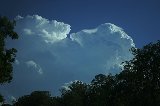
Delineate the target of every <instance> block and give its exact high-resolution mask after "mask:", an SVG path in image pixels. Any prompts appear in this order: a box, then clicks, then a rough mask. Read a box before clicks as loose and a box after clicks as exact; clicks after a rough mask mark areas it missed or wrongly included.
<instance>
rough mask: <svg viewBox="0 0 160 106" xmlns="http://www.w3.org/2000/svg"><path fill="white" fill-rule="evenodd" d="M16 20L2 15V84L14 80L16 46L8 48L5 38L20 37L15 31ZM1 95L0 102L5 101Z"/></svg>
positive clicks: (0, 50)
mask: <svg viewBox="0 0 160 106" xmlns="http://www.w3.org/2000/svg"><path fill="white" fill-rule="evenodd" d="M15 24H16V23H15V21H10V20H9V19H8V18H7V17H0V84H3V83H5V82H10V81H11V80H12V70H13V67H12V63H13V62H14V60H15V56H16V55H15V53H16V52H17V50H16V49H15V48H11V49H7V48H6V45H5V40H6V39H7V37H11V38H12V39H18V34H17V33H16V32H15V31H14V26H15ZM3 101H4V99H3V96H1V95H0V102H3Z"/></svg>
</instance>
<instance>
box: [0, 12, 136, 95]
mask: <svg viewBox="0 0 160 106" xmlns="http://www.w3.org/2000/svg"><path fill="white" fill-rule="evenodd" d="M16 20H17V26H16V29H15V30H16V31H17V32H18V34H19V35H20V37H19V39H18V40H17V41H12V40H11V41H8V42H7V45H8V46H10V47H13V46H14V47H15V48H16V49H17V50H18V53H17V57H16V59H17V60H18V61H20V63H21V64H19V65H14V73H13V75H14V77H13V81H12V82H11V83H10V84H9V85H8V86H5V87H1V88H0V91H4V90H7V92H9V93H10V94H12V95H13V96H14V97H18V96H22V95H24V94H26V93H28V92H31V91H34V90H49V91H51V92H53V94H57V92H58V89H59V88H60V87H61V86H62V85H63V84H64V83H67V82H70V81H74V80H81V81H83V82H90V81H91V80H92V79H93V78H94V76H95V75H97V74H100V73H102V74H108V73H113V74H115V73H118V72H120V71H121V70H120V68H121V67H122V66H121V65H120V64H121V62H123V61H125V60H129V59H131V58H132V54H131V53H130V52H129V49H130V48H131V47H134V46H135V45H134V43H133V40H132V38H131V37H130V36H128V35H127V34H126V33H125V32H124V31H123V29H122V28H120V27H118V26H116V25H114V24H111V23H105V24H101V25H99V26H97V27H95V28H91V29H84V30H81V31H79V32H76V33H72V34H69V32H70V30H71V29H70V25H68V24H65V23H63V22H57V21H56V20H48V19H45V18H43V17H41V16H38V15H33V16H26V17H21V16H18V17H17V18H16ZM67 36H68V37H67ZM33 60H34V61H33ZM42 69H43V71H42ZM30 70H38V71H37V72H38V73H41V72H42V73H43V74H41V75H39V74H38V73H35V72H33V71H30Z"/></svg>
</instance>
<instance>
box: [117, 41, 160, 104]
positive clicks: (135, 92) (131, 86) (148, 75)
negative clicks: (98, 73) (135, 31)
mask: <svg viewBox="0 0 160 106" xmlns="http://www.w3.org/2000/svg"><path fill="white" fill-rule="evenodd" d="M131 50H132V53H133V55H134V58H133V59H132V60H130V61H126V62H124V70H123V71H122V72H121V73H120V74H119V76H118V77H119V80H120V81H121V83H122V82H123V83H125V86H126V87H127V88H128V90H129V92H128V93H129V94H130V95H129V96H128V97H127V98H131V99H130V101H129V102H130V103H129V104H130V106H132V105H133V104H134V105H141V106H142V105H144V106H145V105H147V106H148V105H149V106H153V105H154V106H159V105H160V102H159V101H160V41H157V42H156V43H150V44H148V45H146V46H144V47H143V48H142V49H135V48H132V49H131Z"/></svg>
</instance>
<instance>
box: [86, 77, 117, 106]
mask: <svg viewBox="0 0 160 106" xmlns="http://www.w3.org/2000/svg"><path fill="white" fill-rule="evenodd" d="M115 84H116V79H115V76H112V75H111V74H109V75H107V76H106V75H103V74H99V75H96V76H95V78H94V79H93V80H92V82H91V84H90V87H89V90H88V95H89V104H90V105H91V106H110V105H112V106H114V95H113V93H114V89H115V88H114V87H115Z"/></svg>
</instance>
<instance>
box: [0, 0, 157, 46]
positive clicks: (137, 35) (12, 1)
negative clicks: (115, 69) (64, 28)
mask: <svg viewBox="0 0 160 106" xmlns="http://www.w3.org/2000/svg"><path fill="white" fill-rule="evenodd" d="M0 2H1V3H0V14H1V15H5V16H9V17H11V18H14V17H15V16H17V14H19V15H22V16H26V15H34V14H38V15H40V16H43V17H45V18H47V19H50V20H52V19H55V20H57V21H62V22H65V23H68V24H70V25H71V26H72V30H71V32H77V31H80V30H81V29H84V28H92V27H96V26H98V25H99V24H102V23H106V22H109V23H113V24H115V25H118V26H119V27H122V28H123V29H125V31H126V32H127V33H128V34H129V35H130V36H131V37H132V38H133V39H134V42H135V43H136V45H137V47H142V46H144V45H145V44H148V43H149V42H153V41H156V40H158V39H160V36H159V33H160V30H159V25H160V20H159V19H160V14H159V11H160V1H159V0H0Z"/></svg>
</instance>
